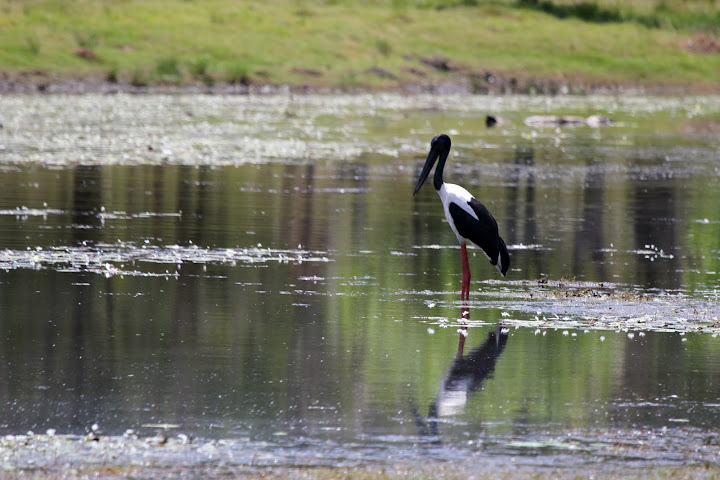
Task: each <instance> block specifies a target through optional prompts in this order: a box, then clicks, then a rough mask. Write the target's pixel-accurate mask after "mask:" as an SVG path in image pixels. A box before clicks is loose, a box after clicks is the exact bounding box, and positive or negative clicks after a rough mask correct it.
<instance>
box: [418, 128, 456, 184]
mask: <svg viewBox="0 0 720 480" xmlns="http://www.w3.org/2000/svg"><path fill="white" fill-rule="evenodd" d="M450 144H451V142H450V137H448V136H447V135H445V134H444V133H441V134H440V135H436V136H435V137H433V139H432V140H431V141H430V152H429V153H428V156H427V159H426V160H425V166H424V167H423V169H422V172H421V173H420V178H418V181H417V184H416V185H415V191H414V192H413V196H415V194H416V193H417V192H418V190H420V187H422V186H423V184H424V183H425V180H427V177H428V175H430V170H432V167H433V165H435V161H436V160H437V159H438V157H440V156H441V155H442V162H444V161H445V159H446V158H447V156H448V153H450ZM442 162H441V163H442ZM438 168H440V167H438ZM438 188H439V187H438Z"/></svg>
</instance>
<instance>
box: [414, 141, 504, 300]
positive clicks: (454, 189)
mask: <svg viewBox="0 0 720 480" xmlns="http://www.w3.org/2000/svg"><path fill="white" fill-rule="evenodd" d="M450 145H451V143H450V137H448V136H447V135H445V134H440V135H438V136H436V137H435V138H433V139H432V142H430V153H428V156H427V160H425V166H424V167H423V169H422V173H421V174H420V178H419V179H418V182H417V185H415V191H414V192H413V196H415V194H416V193H417V192H418V190H420V187H422V186H423V184H424V183H425V180H427V177H428V175H430V170H432V167H433V165H435V161H436V160H437V161H438V164H437V168H436V169H435V176H434V177H433V186H434V187H435V190H437V192H438V194H439V195H440V201H441V202H442V204H443V208H444V209H445V218H447V221H448V223H449V224H450V228H452V231H453V232H454V233H455V236H456V237H457V239H458V241H459V242H460V251H461V255H462V270H463V276H462V290H461V292H460V299H461V300H470V264H469V263H468V256H467V248H466V245H467V243H468V242H470V243H471V244H473V245H475V246H476V247H478V248H480V250H482V251H483V253H484V254H485V256H486V257H488V259H489V260H490V263H491V264H493V265H494V266H495V267H496V268H497V269H498V271H499V272H500V274H501V275H502V276H503V277H504V276H505V274H506V273H507V271H508V267H510V256H509V255H508V251H507V247H506V246H505V242H504V241H503V239H502V238H500V235H499V234H498V227H497V222H496V221H495V218H493V216H492V215H491V214H490V212H489V211H488V209H487V208H486V207H485V205H483V204H482V203H480V202H478V201H477V199H476V198H475V197H473V196H472V195H471V194H470V192H468V191H467V190H465V189H464V188H463V187H461V186H459V185H453V184H451V183H445V182H443V178H442V175H443V168H445V161H446V160H447V157H448V155H449V154H450Z"/></svg>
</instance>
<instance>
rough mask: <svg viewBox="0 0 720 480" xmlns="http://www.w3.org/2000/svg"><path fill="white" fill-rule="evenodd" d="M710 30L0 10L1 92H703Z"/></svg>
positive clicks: (30, 4) (434, 18) (661, 17)
mask: <svg viewBox="0 0 720 480" xmlns="http://www.w3.org/2000/svg"><path fill="white" fill-rule="evenodd" d="M716 20H717V22H716ZM718 25H720V5H716V4H715V2H714V1H713V0H695V1H694V2H682V1H680V0H665V1H652V0H633V1H630V2H617V1H616V0H601V1H595V2H578V1H570V0H555V1H552V2H550V1H547V0H539V1H537V2H534V1H531V0H507V1H502V0H495V1H487V2H484V1H479V0H464V1H439V0H438V1H430V0H417V1H413V0H376V1H374V2H366V3H362V4H359V3H358V2H351V1H343V0H333V1H330V0H328V1H326V2H309V1H304V0H278V1H275V2H263V3H260V2H233V1H230V0H205V1H199V0H172V1H170V2H164V1H161V0H144V1H140V0H123V1H112V0H68V1H64V0H26V1H22V2H17V1H13V0H0V91H5V92H11V91H33V90H36V89H39V90H46V91H47V90H56V91H106V90H111V91H112V90H118V89H119V90H143V89H146V88H156V89H158V88H159V89H165V90H168V89H170V90H171V89H174V88H184V89H187V88H196V89H201V90H204V91H205V90H210V91H245V90H247V89H258V88H262V87H276V86H287V87H289V88H291V89H294V90H300V91H302V90H312V91H322V90H324V89H330V90H334V91H338V90H341V91H357V90H404V91H418V90H419V91H427V90H435V89H440V90H446V91H448V90H449V91H461V92H470V93H551V94H552V93H589V92H597V91H611V92H618V91H626V90H628V89H630V90H641V91H647V92H651V93H666V92H669V93H678V92H679V93H716V92H719V91H720V81H719V80H718V72H720V37H718V34H719V32H720V26H718Z"/></svg>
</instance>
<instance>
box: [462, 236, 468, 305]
mask: <svg viewBox="0 0 720 480" xmlns="http://www.w3.org/2000/svg"><path fill="white" fill-rule="evenodd" d="M460 253H461V255H462V271H463V274H462V275H463V276H462V289H461V290H460V300H462V301H469V300H470V263H469V262H468V256H467V247H466V246H465V244H464V243H463V244H462V245H461V246H460Z"/></svg>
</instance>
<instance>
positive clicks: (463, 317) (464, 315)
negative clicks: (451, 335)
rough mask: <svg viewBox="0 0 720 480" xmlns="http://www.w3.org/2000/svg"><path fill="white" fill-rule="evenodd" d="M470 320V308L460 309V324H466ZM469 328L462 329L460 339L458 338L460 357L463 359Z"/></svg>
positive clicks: (463, 327)
mask: <svg viewBox="0 0 720 480" xmlns="http://www.w3.org/2000/svg"><path fill="white" fill-rule="evenodd" d="M468 320H470V309H469V308H468V307H462V308H461V309H460V323H461V324H463V325H464V324H466V323H467V322H468ZM467 334H468V330H467V327H465V326H462V327H460V337H459V338H458V351H457V354H458V356H460V357H462V354H463V349H464V348H465V337H467Z"/></svg>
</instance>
